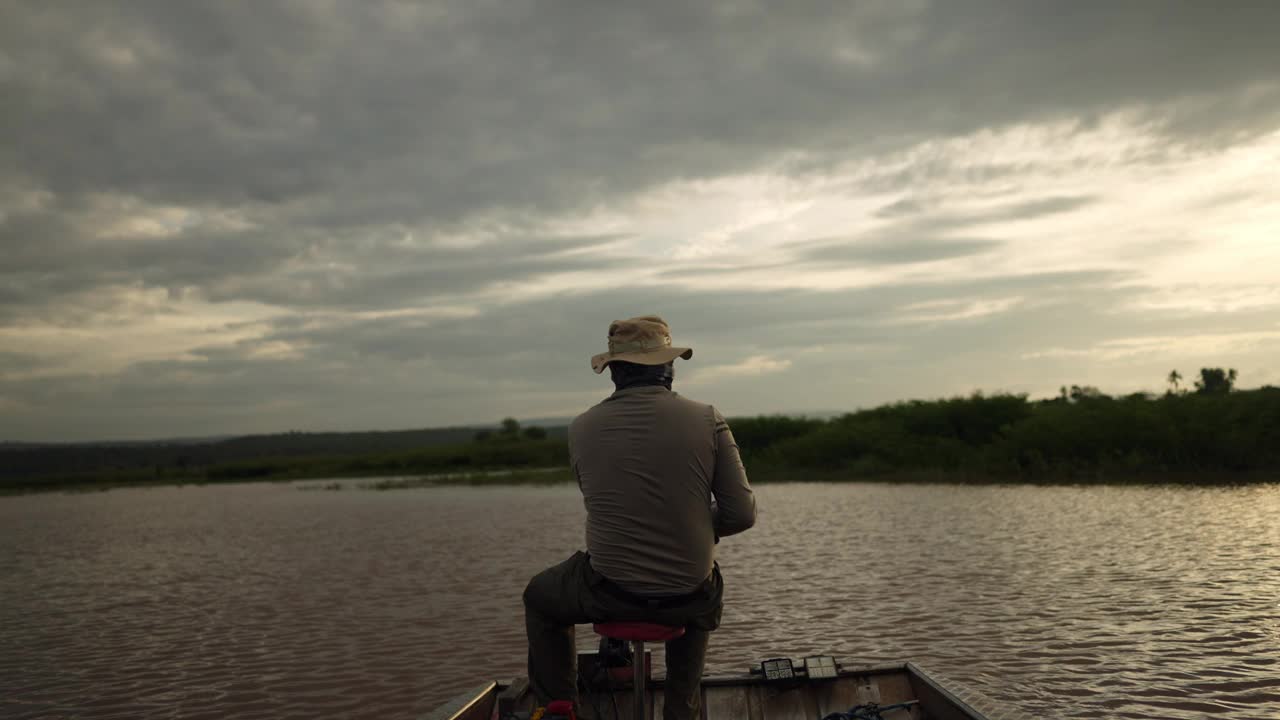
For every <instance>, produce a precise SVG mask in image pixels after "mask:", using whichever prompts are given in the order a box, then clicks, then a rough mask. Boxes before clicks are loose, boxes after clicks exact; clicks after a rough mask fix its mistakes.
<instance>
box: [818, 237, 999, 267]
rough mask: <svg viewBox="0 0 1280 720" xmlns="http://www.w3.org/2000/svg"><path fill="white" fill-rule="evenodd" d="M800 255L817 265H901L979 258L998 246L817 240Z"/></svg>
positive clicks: (921, 240)
mask: <svg viewBox="0 0 1280 720" xmlns="http://www.w3.org/2000/svg"><path fill="white" fill-rule="evenodd" d="M815 245H816V246H815V247H810V248H808V249H806V250H805V251H804V252H802V253H801V254H800V258H801V259H802V260H807V261H810V262H819V263H841V264H845V263H858V264H864V265H865V264H870V265H902V264H910V263H923V262H933V261H935V260H950V259H953V258H960V257H967V256H970V255H980V254H982V253H985V252H991V251H992V250H995V249H997V248H999V247H1000V245H1001V243H999V242H998V241H995V240H981V239H972V240H968V239H958V238H957V239H946V240H943V239H936V238H900V239H875V240H870V241H866V242H859V241H858V240H857V239H856V238H851V239H848V240H837V241H831V240H820V241H817V242H816V243H815Z"/></svg>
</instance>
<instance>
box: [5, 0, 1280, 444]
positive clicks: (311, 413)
mask: <svg viewBox="0 0 1280 720" xmlns="http://www.w3.org/2000/svg"><path fill="white" fill-rule="evenodd" d="M1277 37H1280V3H1272V2H1239V3H1233V2H1220V3H1210V2H1185V3H1183V2H1136V1H1135V2H1119V3H1117V2H1097V3H1091V2H1053V3H1048V2H1021V1H1018V2H1001V3H988V2H953V1H950V0H948V1H946V2H942V1H939V2H934V3H930V2H909V1H906V0H886V1H885V2H864V3H850V4H844V3H821V4H818V3H813V4H810V3H765V2H759V3H750V2H722V3H710V2H706V3H670V4H667V3H654V2H646V3H630V4H626V5H621V4H614V3H598V2H537V3H534V2H506V1H502V2H479V1H477V0H464V1H462V2H457V3H430V4H418V3H405V2H373V1H369V0H362V1H361V2H337V1H333V2H328V1H320V0H315V1H312V0H305V1H298V2H262V3H258V2H254V3H249V2H244V3H229V2H226V3H224V2H199V3H197V2H172V1H171V0H156V1H155V2H141V1H133V2H121V3H116V2H106V1H97V0H95V1H94V2H81V3H76V2H65V3H49V2H41V1H32V2H13V1H11V0H0V138H2V143H3V144H2V145H0V440H85V439H101V438H145V437H168V436H183V435H205V434H227V433H248V432H272V431H285V430H290V429H299V430H329V429H349V430H363V429H393V428H408V427H425V426H439V425H450V424H470V423H492V422H496V421H497V420H498V419H500V418H502V417H504V416H507V415H513V416H516V417H524V418H529V417H538V416H567V415H574V414H576V413H577V412H580V411H581V410H583V409H585V408H586V407H587V406H589V405H590V404H592V403H594V402H597V401H598V400H600V399H601V398H603V397H605V396H606V395H607V394H608V392H609V391H610V390H611V389H612V388H611V386H610V385H609V382H608V379H607V378H608V376H607V375H604V376H597V375H594V374H592V372H591V370H590V367H589V364H588V358H589V357H590V356H591V355H592V354H594V353H597V352H601V351H602V350H604V347H605V335H606V331H607V328H608V325H609V322H610V321H611V320H614V319H618V318H625V317H631V316H635V315H643V314H654V313H656V314H660V315H662V316H663V317H665V318H666V319H667V320H668V321H669V322H670V324H671V326H672V330H673V335H674V338H675V341H676V343H677V344H685V345H690V346H692V347H693V348H694V349H695V354H694V356H693V358H692V360H689V361H687V362H686V361H677V363H678V365H677V379H676V382H677V386H678V387H677V389H678V390H680V391H682V392H683V393H685V394H687V395H689V396H691V397H694V398H695V399H699V400H703V401H705V402H710V403H713V404H715V405H716V406H717V407H719V408H721V409H722V410H723V411H724V412H725V413H726V414H729V415H744V414H755V413H765V412H805V411H830V410H851V409H854V408H858V407H867V406H871V405H875V404H879V403H884V402H889V401H895V400H900V399H907V398H934V397H941V396H951V395H955V394H960V393H969V392H972V391H973V390H977V389H981V390H984V391H988V392H995V391H1011V392H1022V393H1028V394H1030V395H1031V396H1033V397H1039V396H1047V395H1052V394H1054V393H1056V392H1057V388H1058V387H1059V386H1060V385H1063V384H1067V385H1070V384H1091V385H1096V386H1099V387H1100V388H1102V389H1103V390H1104V391H1107V392H1113V393H1127V392H1133V391H1138V390H1149V391H1160V390H1163V389H1164V387H1165V385H1164V382H1163V381H1164V377H1165V376H1166V375H1167V374H1168V372H1169V371H1170V370H1171V369H1175V368H1176V369H1178V370H1180V371H1182V373H1183V374H1185V375H1188V376H1190V375H1193V374H1194V373H1195V372H1196V370H1197V369H1198V368H1199V367H1202V366H1206V365H1214V366H1217V365H1221V366H1230V367H1235V368H1237V369H1238V370H1239V373H1240V384H1241V385H1242V386H1245V387H1253V386H1259V385H1263V384H1266V383H1273V384H1280V363H1278V362H1277V359H1278V358H1280V43H1278V42H1277V41H1276V38H1277Z"/></svg>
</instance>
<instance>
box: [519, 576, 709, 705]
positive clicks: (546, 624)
mask: <svg viewBox="0 0 1280 720" xmlns="http://www.w3.org/2000/svg"><path fill="white" fill-rule="evenodd" d="M723 598H724V581H723V580H722V579H721V577H720V568H719V567H716V568H715V569H714V570H713V571H712V573H711V577H709V578H707V580H706V582H704V583H703V584H702V587H700V588H698V589H697V590H696V591H694V592H693V593H690V594H689V595H688V596H682V597H680V598H677V599H664V600H660V601H657V602H656V603H654V604H657V605H658V607H646V606H645V605H641V604H639V602H638V600H637V599H636V598H634V597H627V596H626V594H625V593H623V592H622V591H620V590H619V589H618V588H617V586H615V585H613V583H611V582H610V581H608V580H606V579H605V578H604V576H602V575H600V573H598V572H596V571H595V570H594V569H593V568H592V567H591V563H590V561H589V558H588V556H587V554H586V553H583V552H578V553H575V554H574V556H573V557H571V558H569V559H568V560H566V561H564V562H562V563H560V564H559V565H556V566H554V567H551V568H548V569H546V570H543V571H542V572H540V573H538V574H537V575H535V576H533V579H532V580H530V581H529V585H528V587H526V588H525V590H524V622H525V630H526V631H527V632H528V634H529V685H530V686H531V687H532V688H533V692H534V695H535V696H537V698H538V701H539V702H540V703H542V704H545V703H547V702H548V701H550V700H577V697H578V691H577V687H578V686H577V669H576V666H577V659H578V658H577V650H576V648H575V645H574V627H573V626H574V625H579V624H582V625H585V624H587V623H598V622H650V623H658V624H660V625H671V626H677V627H683V628H685V634H684V636H683V637H681V638H678V639H676V640H672V641H670V642H668V643H667V647H666V652H667V680H666V693H665V695H664V697H663V711H662V716H663V718H664V719H665V720H691V719H692V718H697V717H699V715H700V708H699V706H700V704H701V694H702V669H703V665H704V662H705V660H706V655H707V640H708V639H709V637H710V633H711V631H712V630H715V629H716V628H717V627H719V626H720V610H721V607H722V603H723ZM668 605H670V607H668Z"/></svg>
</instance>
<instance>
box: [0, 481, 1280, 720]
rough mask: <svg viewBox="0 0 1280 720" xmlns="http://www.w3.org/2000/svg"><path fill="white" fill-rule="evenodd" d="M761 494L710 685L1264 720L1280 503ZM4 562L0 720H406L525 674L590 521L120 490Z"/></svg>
mask: <svg viewBox="0 0 1280 720" xmlns="http://www.w3.org/2000/svg"><path fill="white" fill-rule="evenodd" d="M759 497H760V520H759V524H758V526H757V527H756V528H755V529H754V530H752V531H751V532H750V533H747V534H745V535H742V536H740V537H734V538H728V539H726V540H725V541H724V542H723V543H722V544H721V546H720V560H721V563H722V566H723V569H724V574H725V577H726V583H727V589H726V602H727V607H726V611H725V616H724V625H723V627H722V628H721V630H720V631H719V632H717V633H716V635H715V636H714V637H713V640H712V646H711V650H710V653H709V659H708V661H709V665H710V669H711V670H713V671H738V670H741V669H742V668H743V667H744V666H746V665H747V664H748V663H749V662H751V661H752V660H755V659H759V658H761V657H765V656H770V655H777V654H786V655H792V656H802V655H805V654H811V653H827V652H830V653H834V654H836V655H837V656H839V657H841V658H842V659H843V660H845V661H847V662H853V663H877V662H888V661H895V660H901V659H913V660H917V661H919V662H921V663H922V664H924V665H926V666H927V667H930V668H934V669H937V670H938V671H940V672H941V673H942V674H944V675H946V676H947V677H949V678H952V679H954V680H955V681H957V682H960V683H963V684H965V685H968V686H971V687H972V688H974V689H976V690H978V691H980V692H982V693H983V694H985V695H987V696H989V697H991V698H993V699H995V700H996V701H997V702H1000V703H1003V704H1006V705H1008V706H1010V707H1012V708H1015V709H1018V710H1021V711H1023V712H1025V713H1027V714H1029V715H1031V716H1035V717H1046V718H1053V717H1063V718H1068V717H1070V718H1117V717H1120V718H1124V717H1132V718H1150V717H1159V718H1169V719H1170V720H1184V719H1190V718H1204V717H1211V716H1212V717H1217V716H1224V717H1225V716H1230V717H1232V718H1276V717H1280V673H1277V666H1278V665H1280V620H1278V619H1277V618H1280V560H1278V559H1277V558H1278V557H1280V553H1278V552H1277V550H1280V524H1278V523H1277V522H1276V518H1277V517H1280V486H1276V485H1270V486H1253V487H1246V488H1215V489H1205V488H1192V489H1187V488H1176V487H1143V488H1114V487H1113V488H1076V487H1058V488H1034V487H961V486H943V485H938V486H892V485H791V486H785V487H780V486H766V487H762V488H759ZM0 539H3V547H4V549H5V552H4V553H2V554H0V600H2V601H3V602H0V716H2V717H5V718H53V717H70V716H74V717H83V718H137V717H157V718H169V717H173V718H222V717H229V716H234V717H237V718H249V719H253V718H291V717H297V718H304V717H305V718H315V717H349V718H365V717H369V718H373V717H380V718H381V717H412V716H414V715H416V714H420V713H423V712H425V711H427V710H429V709H430V708H431V707H433V706H434V705H435V704H436V703H438V702H439V701H441V700H442V699H444V698H446V697H448V696H450V694H452V693H454V692H456V691H458V690H460V689H462V688H466V687H470V686H472V685H474V683H475V682H476V680H477V679H478V678H483V677H491V676H496V677H506V676H511V675H515V674H519V673H522V671H523V670H522V664H523V658H524V637H523V623H522V620H521V613H522V610H521V607H520V592H521V590H522V589H523V587H524V583H525V582H526V580H527V579H528V577H529V576H530V575H532V574H533V573H534V572H536V571H537V570H539V569H541V568H542V567H545V566H547V565H550V564H552V563H554V562H557V561H559V560H560V559H563V558H564V557H565V556H567V555H568V554H569V553H570V552H571V551H572V550H573V549H575V548H577V547H579V546H580V544H581V542H582V506H581V500H580V498H579V497H578V496H577V495H576V490H575V489H574V488H570V487H551V488H434V489H418V490H405V491H397V492H386V493H373V492H354V491H352V492H338V493H304V492H297V491H296V490H293V489H291V488H290V487H289V486H286V485H240V486H223V487H204V488H155V489H139V490H118V491H112V492H110V493H95V494H86V495H42V496H30V497H16V498H5V499H0ZM578 642H579V645H580V646H581V647H583V648H586V647H589V646H590V645H592V644H593V643H594V638H593V637H591V634H590V633H589V632H583V633H580V634H579V638H578ZM659 667H661V663H660V662H659Z"/></svg>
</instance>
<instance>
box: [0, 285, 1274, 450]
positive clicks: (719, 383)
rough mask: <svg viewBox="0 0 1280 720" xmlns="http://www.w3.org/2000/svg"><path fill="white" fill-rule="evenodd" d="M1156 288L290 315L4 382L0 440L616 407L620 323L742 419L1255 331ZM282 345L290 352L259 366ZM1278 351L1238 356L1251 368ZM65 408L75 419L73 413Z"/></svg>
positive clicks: (1081, 370) (574, 298) (723, 295)
mask: <svg viewBox="0 0 1280 720" xmlns="http://www.w3.org/2000/svg"><path fill="white" fill-rule="evenodd" d="M1148 291H1149V288H1146V287H1143V286H1141V285H1140V284H1138V283H1136V282H1135V281H1134V278H1132V277H1129V276H1125V275H1122V274H1117V273H1114V272H1110V271H1088V272H1075V273H1054V274H1029V275H1015V276H1007V277H992V278H983V279H973V280H967V281H947V282H935V283H905V284H896V285H890V286H883V287H876V288H866V289H860V290H842V291H827V292H818V291H800V290H788V291H779V292H747V291H739V292H707V291H696V290H690V289H688V288H681V287H675V286H669V287H660V288H643V289H641V288H632V289H619V290H615V291H608V292H597V293H591V294H584V295H570V294H565V295H559V296H552V297H547V298H543V299H541V300H537V301H532V302H528V303H521V304H519V305H512V306H507V307H502V308H495V309H493V310H491V311H489V312H487V313H486V314H484V315H482V316H480V317H471V318H456V319H449V318H445V319H423V318H416V317H383V318H377V319H372V320H368V319H366V320H360V321H354V320H349V319H341V318H335V319H332V320H324V319H317V318H315V317H308V316H294V317H291V318H281V319H277V320H273V321H269V322H267V323H266V330H267V332H266V333H265V334H264V337H263V338H261V339H260V340H254V341H246V342H243V343H240V344H238V345H236V346H232V347H222V348H216V349H214V348H210V349H206V350H204V351H200V352H198V353H195V354H194V357H192V358H189V359H183V360H169V361H155V362H146V363H139V364H136V365H134V366H132V367H130V368H127V369H125V370H124V371H121V372H119V373H114V374H109V375H105V376H90V375H77V376H70V377H66V376H64V377H48V378H42V379H37V380H24V381H6V380H3V379H0V399H3V400H6V401H7V402H10V403H16V404H18V405H19V406H20V407H21V408H22V412H19V413H9V414H7V415H5V416H4V417H3V422H2V423H0V435H4V436H10V437H39V436H42V435H43V436H47V435H48V434H50V433H53V432H55V431H56V432H67V433H71V432H77V433H83V434H84V435H93V434H96V435H98V436H101V434H102V433H103V432H104V431H103V429H102V428H104V427H111V428H112V430H111V432H113V433H117V434H137V433H147V432H151V433H152V434H154V432H155V431H154V430H150V431H149V430H148V429H149V428H156V427H163V428H166V432H167V433H169V434H199V433H207V432H222V431H225V429H226V428H235V429H237V430H239V431H246V432H247V431H272V430H280V429H287V428H291V427H298V426H302V427H305V428H309V429H344V428H345V429H359V428H371V427H383V428H390V427H409V426H423V425H445V424H451V423H460V422H492V421H494V420H496V419H497V418H499V417H503V416H505V415H508V414H512V413H513V412H519V411H518V410H515V409H513V408H527V413H526V414H528V415H533V414H553V415H554V414H568V413H572V412H575V411H577V410H581V409H583V408H585V407H586V406H588V405H589V404H591V403H593V402H596V401H598V400H599V399H600V398H602V397H604V396H605V395H606V394H607V392H608V390H609V386H608V383H607V380H606V379H603V378H601V377H600V376H596V375H594V374H592V373H591V371H590V369H589V367H588V364H587V358H588V357H589V356H590V355H591V354H593V353H595V352H598V351H599V350H600V349H601V348H602V347H603V345H604V336H605V329H606V328H607V325H608V321H609V320H610V319H612V318H615V317H625V316H629V315H631V314H633V313H636V312H656V313H659V314H662V315H664V316H666V317H668V318H670V319H671V320H672V323H673V331H674V334H675V336H676V339H677V340H679V341H680V342H687V343H689V344H691V345H692V346H693V347H695V349H696V352H695V355H694V358H693V359H692V360H690V361H688V362H683V361H682V362H681V363H680V364H679V367H678V370H677V383H678V384H680V385H682V390H683V391H684V392H686V393H688V394H691V395H692V396H693V397H697V398H701V399H704V400H710V401H714V402H717V403H718V404H721V405H723V406H724V407H725V408H726V411H728V412H734V413H751V412H766V411H773V410H803V409H806V408H808V409H818V408H822V409H846V408H845V406H844V405H843V404H842V405H841V406H839V407H832V406H831V404H832V403H833V402H835V401H834V400H833V398H838V397H850V396H853V397H858V398H859V399H860V400H859V402H860V403H863V404H870V403H875V402H884V401H889V400H894V399H900V398H904V397H920V396H934V395H945V394H950V393H959V392H967V391H968V390H971V389H974V388H984V389H987V390H992V391H993V390H1011V391H1031V392H1039V393H1045V392H1052V390H1053V388H1054V387H1056V384H1057V383H1059V382H1062V383H1068V384H1069V383H1072V382H1079V383H1093V384H1099V381H1098V380H1097V379H1096V377H1094V373H1096V372H1097V370H1096V367H1095V364H1094V363H1091V362H1089V361H1087V360H1084V359H1081V358H1073V357H1071V356H1069V355H1068V356H1064V357H1045V358H1033V357H1032V358H1029V357H1027V356H1028V355H1030V354H1034V353H1035V352H1038V351H1041V350H1044V349H1046V348H1055V347H1056V348H1089V347H1093V346H1096V345H1098V344H1100V343H1105V342H1107V341H1113V340H1124V339H1129V338H1131V337H1132V336H1133V327H1134V324H1135V322H1140V323H1141V324H1142V326H1143V327H1144V329H1145V331H1146V332H1147V333H1149V334H1152V335H1161V334H1169V335H1174V334H1178V333H1187V332H1191V333H1195V332H1219V333H1221V332H1227V333H1229V332H1243V331H1249V330H1252V329H1256V328H1257V327H1259V322H1261V321H1262V320H1263V318H1264V316H1265V315H1266V313H1264V312H1262V311H1258V312H1256V313H1234V314H1228V315H1222V314H1204V315H1200V316H1186V315H1185V314H1179V313H1173V312H1164V313H1151V312H1139V311H1137V310H1132V309H1124V308H1126V307H1127V305H1128V304H1129V303H1130V302H1131V301H1133V300H1135V299H1137V298H1140V297H1142V296H1143V295H1144V294H1145V293H1146V292H1148ZM1010 297H1013V298H1020V299H1021V302H1019V303H1016V304H1014V305H1012V306H1011V307H1009V308H1008V309H1006V310H1004V311H1001V312H996V313H992V314H989V315H980V316H975V317H972V318H968V319H964V320H960V321H947V322H919V321H915V320H907V319H904V317H903V312H904V310H906V309H909V308H911V307H914V306H919V305H920V304H929V303H942V304H948V303H955V304H958V305H964V304H966V303H974V302H982V301H984V300H999V299H1005V298H1010ZM279 342H284V343H288V344H290V345H292V346H295V347H297V348H298V352H297V354H294V355H288V356H280V357H268V356H262V355H261V354H260V351H261V350H263V349H264V348H266V347H269V346H270V345H271V344H273V343H279ZM1274 345H1275V344H1274V343H1273V344H1272V345H1266V346H1259V348H1258V349H1257V352H1256V353H1254V355H1251V356H1249V358H1253V359H1249V358H1245V359H1246V360H1248V362H1254V359H1256V358H1257V357H1261V356H1260V355H1258V353H1262V355H1265V354H1266V353H1267V352H1270V351H1269V350H1268V347H1274ZM753 355H764V356H766V357H770V358H774V359H779V360H785V361H787V362H789V363H790V366H789V367H788V368H787V369H786V370H784V371H782V372H780V373H777V374H773V375H765V376H760V377H752V376H746V377H737V378H735V377H717V376H716V375H714V374H712V375H710V376H708V375H706V374H703V375H702V376H701V377H700V378H699V370H700V369H702V368H708V367H712V366H716V365H722V364H731V363H734V362H737V361H738V360H740V359H742V358H744V357H749V356H753ZM1168 362H1169V360H1168V359H1167V358H1164V357H1162V356H1159V355H1156V356H1154V357H1152V358H1150V359H1149V361H1144V362H1143V363H1142V364H1139V365H1138V367H1137V371H1140V372H1142V373H1143V374H1142V375H1140V376H1136V377H1134V378H1133V383H1134V384H1131V385H1127V386H1124V387H1119V388H1109V389H1112V390H1122V391H1130V390H1132V389H1136V388H1140V387H1146V388H1149V389H1158V388H1159V387H1160V381H1161V378H1162V377H1163V375H1164V374H1165V373H1167V372H1168V367H1165V365H1166V364H1168ZM1243 367H1244V368H1251V367H1253V366H1252V365H1244V366H1243ZM975 368H981V370H980V371H979V370H975ZM1184 369H1185V366H1184ZM1046 375H1047V376H1048V377H1051V378H1052V380H1049V381H1047V382H1046V381H1045V380H1044V379H1043V378H1044V377H1045V376H1046ZM797 378H803V382H799V381H797ZM691 379H696V382H692V381H691ZM691 383H692V384H691ZM1101 384H1103V385H1104V388H1105V386H1106V383H1101ZM1045 385H1052V387H1045ZM67 407H75V408H77V411H76V413H74V415H72V416H68V415H67V414H66V413H65V412H64V411H62V410H60V409H61V408H67ZM121 418H128V419H129V422H128V423H121V422H120V419H121ZM111 421H114V422H115V424H114V425H107V424H104V423H108V422H111Z"/></svg>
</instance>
